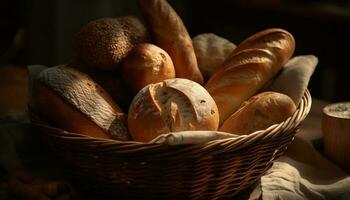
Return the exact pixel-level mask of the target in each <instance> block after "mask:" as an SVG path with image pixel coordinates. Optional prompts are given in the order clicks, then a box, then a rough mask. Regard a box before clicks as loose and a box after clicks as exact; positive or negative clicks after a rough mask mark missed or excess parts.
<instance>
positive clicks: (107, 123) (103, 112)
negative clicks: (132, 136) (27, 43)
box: [33, 66, 129, 140]
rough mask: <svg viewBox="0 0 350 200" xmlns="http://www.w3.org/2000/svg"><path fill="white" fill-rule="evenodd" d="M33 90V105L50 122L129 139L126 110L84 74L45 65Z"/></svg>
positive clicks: (59, 126)
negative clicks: (124, 111) (45, 67)
mask: <svg viewBox="0 0 350 200" xmlns="http://www.w3.org/2000/svg"><path fill="white" fill-rule="evenodd" d="M33 90H34V91H33V92H34V97H35V99H34V102H35V108H37V109H38V112H39V114H40V115H41V116H42V117H44V118H45V119H47V120H48V121H49V122H50V123H51V124H52V125H54V126H56V127H58V128H61V129H64V130H66V131H70V132H74V133H80V134H85V135H88V136H92V137H101V138H108V139H117V140H128V139H129V135H128V131H127V128H126V116H125V114H124V113H123V112H122V110H121V109H120V108H119V107H118V106H117V105H116V104H115V103H114V102H113V100H112V98H111V97H110V96H109V95H108V94H107V92H105V91H104V90H103V89H102V88H101V86H99V85H98V84H97V83H95V82H94V81H93V80H91V78H90V77H89V76H87V75H86V74H83V73H81V72H79V71H77V70H75V69H73V68H70V67H66V66H57V67H52V68H48V69H46V70H44V71H42V72H41V73H40V74H39V76H38V78H37V80H36V81H35V83H34V89H33Z"/></svg>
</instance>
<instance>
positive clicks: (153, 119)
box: [128, 78, 219, 142]
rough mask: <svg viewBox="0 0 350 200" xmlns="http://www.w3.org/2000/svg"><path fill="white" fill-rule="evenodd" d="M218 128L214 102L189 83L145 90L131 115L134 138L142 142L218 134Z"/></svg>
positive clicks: (169, 82) (170, 83)
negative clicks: (172, 136)
mask: <svg viewBox="0 0 350 200" xmlns="http://www.w3.org/2000/svg"><path fill="white" fill-rule="evenodd" d="M218 126H219V113H218V109H217V106H216V104H215V102H214V100H213V98H212V97H211V96H210V95H209V93H208V92H207V91H206V90H205V89H204V88H203V87H202V86H201V85H199V84H198V83H196V82H194V81H190V80H188V79H180V78H176V79H169V80H165V81H163V82H160V83H157V84H150V85H148V86H146V87H144V88H143V89H142V90H141V91H140V92H139V93H138V94H137V95H136V96H135V98H134V100H133V101H132V103H131V106H130V109H129V114H128V127H129V130H130V134H131V136H132V138H133V139H134V140H136V141H140V142H148V141H150V140H152V139H153V138H155V137H157V136H159V135H161V134H164V133H168V132H176V131H184V130H217V128H218Z"/></svg>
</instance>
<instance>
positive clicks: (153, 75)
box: [121, 43, 175, 94]
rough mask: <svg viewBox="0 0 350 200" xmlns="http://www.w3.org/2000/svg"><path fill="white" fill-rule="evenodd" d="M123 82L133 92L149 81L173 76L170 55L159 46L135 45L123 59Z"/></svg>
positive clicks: (173, 70)
mask: <svg viewBox="0 0 350 200" xmlns="http://www.w3.org/2000/svg"><path fill="white" fill-rule="evenodd" d="M121 74H122V79H123V83H124V84H125V86H126V87H128V88H129V89H130V90H131V92H132V93H133V94H136V93H137V92H138V91H140V90H141V89H142V88H143V87H145V86H146V85H148V84H151V83H158V82H161V81H163V80H166V79H171V78H175V69H174V65H173V62H172V61H171V58H170V56H169V55H168V54H167V53H166V52H165V51H164V50H163V49H161V48H159V47H157V46H155V45H153V44H149V43H144V44H139V45H137V46H136V47H135V48H134V49H133V50H132V51H131V52H130V53H129V55H128V56H127V57H126V58H125V59H124V60H123V66H122V68H121Z"/></svg>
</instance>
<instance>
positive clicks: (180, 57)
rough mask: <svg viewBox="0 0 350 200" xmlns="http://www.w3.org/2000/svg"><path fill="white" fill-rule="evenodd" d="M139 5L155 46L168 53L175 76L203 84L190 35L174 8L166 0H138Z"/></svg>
mask: <svg viewBox="0 0 350 200" xmlns="http://www.w3.org/2000/svg"><path fill="white" fill-rule="evenodd" d="M139 5H140V8H141V10H142V12H143V14H144V17H145V18H146V21H147V22H148V24H149V25H150V31H151V32H152V33H153V38H154V40H155V42H156V44H157V46H159V47H160V48H162V49H164V50H165V51H166V52H167V53H168V54H169V55H170V57H171V59H172V61H173V63H174V66H175V71H176V77H178V78H186V79H190V80H193V81H195V82H197V83H199V84H203V82H204V79H203V76H202V74H201V72H200V70H199V68H198V65H197V60H196V55H195V53H194V50H193V45H192V40H191V37H190V36H189V34H188V32H187V29H186V27H185V25H184V24H183V22H182V20H181V18H180V17H179V16H178V15H177V13H176V12H175V10H174V9H173V8H172V7H171V6H170V5H169V4H168V2H167V1H166V0H139Z"/></svg>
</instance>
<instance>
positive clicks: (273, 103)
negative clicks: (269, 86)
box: [219, 92, 296, 135]
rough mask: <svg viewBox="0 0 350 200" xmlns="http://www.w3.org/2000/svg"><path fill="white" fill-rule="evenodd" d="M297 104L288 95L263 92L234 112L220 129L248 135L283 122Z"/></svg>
mask: <svg viewBox="0 0 350 200" xmlns="http://www.w3.org/2000/svg"><path fill="white" fill-rule="evenodd" d="M295 110H296V106H295V104H294V102H293V100H292V99H291V98H290V97H288V96H287V95H284V94H281V93H277V92H263V93H260V94H258V95H255V96H253V97H252V98H250V99H249V100H248V101H246V102H244V104H243V105H242V106H241V107H240V109H239V110H238V111H237V112H235V113H234V114H232V115H231V116H230V117H229V118H228V119H227V120H226V121H225V122H224V123H223V125H222V126H221V127H220V129H219V130H220V131H224V132H228V133H233V134H238V135H247V134H250V133H253V132H255V131H258V130H263V129H266V128H268V127H269V126H271V125H273V124H277V123H281V122H283V121H284V120H286V119H287V118H288V117H290V116H292V114H293V113H294V112H295Z"/></svg>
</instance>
